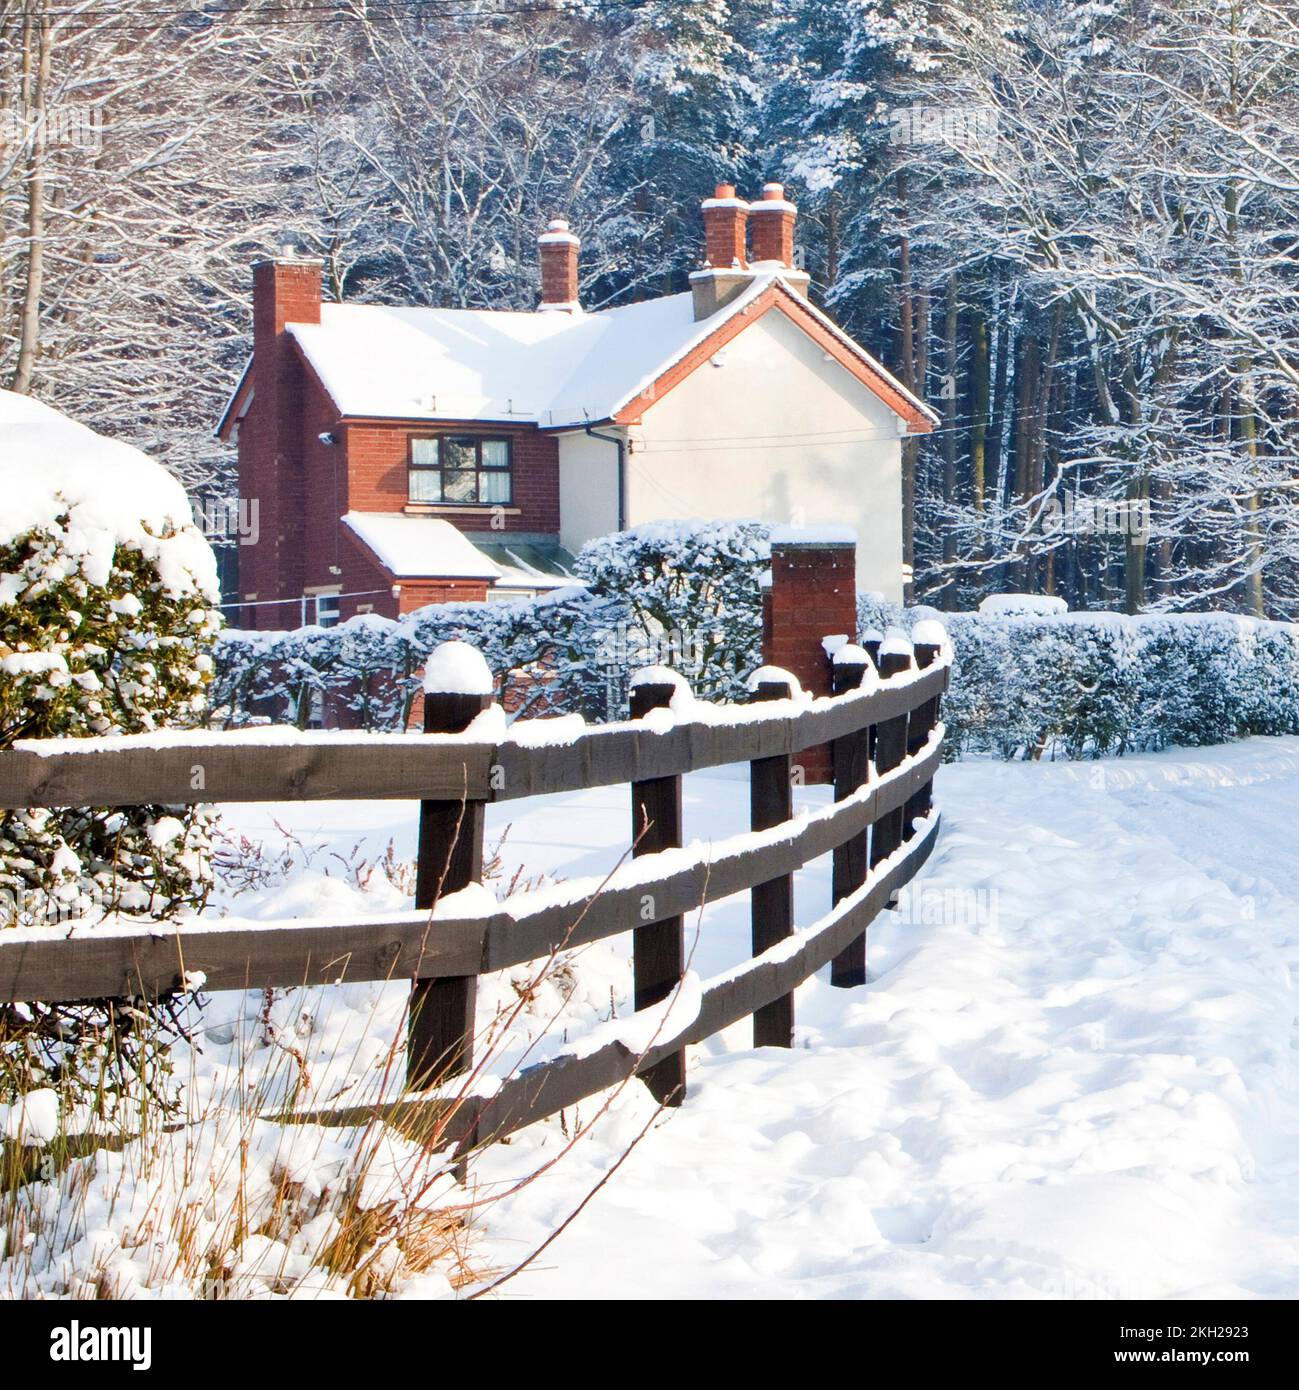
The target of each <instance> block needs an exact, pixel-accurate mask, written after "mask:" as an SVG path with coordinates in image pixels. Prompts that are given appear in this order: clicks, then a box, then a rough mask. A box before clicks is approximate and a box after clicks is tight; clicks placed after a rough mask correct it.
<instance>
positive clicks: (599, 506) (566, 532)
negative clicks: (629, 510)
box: [559, 425, 626, 555]
mask: <svg viewBox="0 0 1299 1390" xmlns="http://www.w3.org/2000/svg"><path fill="white" fill-rule="evenodd" d="M600 433H601V434H621V435H624V436H625V435H626V431H625V430H619V429H616V428H615V427H613V426H612V425H603V426H601V427H600ZM617 529H618V449H617V446H616V445H614V444H611V443H610V442H609V441H608V440H607V439H593V438H592V437H591V436H590V435H589V434H587V433H585V431H575V432H573V433H571V434H561V435H560V436H559V543H560V545H562V546H563V547H564V549H565V550H567V551H569V552H571V553H572V554H574V555H576V554H577V552H578V551H579V550H580V549H581V548H582V545H583V543H584V542H585V541H589V540H591V539H592V538H593V537H595V536H608V535H610V534H612V533H613V532H614V531H616V530H617Z"/></svg>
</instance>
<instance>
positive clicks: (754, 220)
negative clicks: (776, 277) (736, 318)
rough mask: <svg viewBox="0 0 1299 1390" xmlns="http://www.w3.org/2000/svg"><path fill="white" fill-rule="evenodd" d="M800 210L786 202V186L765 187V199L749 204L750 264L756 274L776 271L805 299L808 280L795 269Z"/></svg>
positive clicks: (763, 197)
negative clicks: (797, 222) (757, 271)
mask: <svg viewBox="0 0 1299 1390" xmlns="http://www.w3.org/2000/svg"><path fill="white" fill-rule="evenodd" d="M797 218H798V209H797V208H796V207H795V206H794V204H793V203H791V202H789V201H787V199H786V198H785V185H784V184H783V183H764V184H763V185H762V197H761V198H759V199H758V201H757V202H756V203H750V204H749V227H750V232H751V234H752V235H751V240H752V251H753V254H752V257H751V259H750V264H751V265H752V266H753V267H754V269H755V270H765V269H773V270H774V269H776V268H777V267H779V268H780V269H781V270H782V271H783V272H784V273H783V274H782V276H781V278H782V279H783V280H784V281H785V282H786V283H787V284H788V285H789V286H790V288H791V289H794V290H797V291H798V292H799V293H800V294H802V295H803V296H804V297H806V295H807V283H808V276H807V275H806V274H805V273H804V272H803V271H802V270H798V269H795V266H794V223H795V221H796V220H797Z"/></svg>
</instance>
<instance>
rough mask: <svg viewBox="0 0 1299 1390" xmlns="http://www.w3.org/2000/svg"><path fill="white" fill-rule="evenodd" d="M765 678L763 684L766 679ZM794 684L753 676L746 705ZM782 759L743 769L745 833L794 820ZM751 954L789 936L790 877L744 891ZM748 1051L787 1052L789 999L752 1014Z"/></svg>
mask: <svg viewBox="0 0 1299 1390" xmlns="http://www.w3.org/2000/svg"><path fill="white" fill-rule="evenodd" d="M768 677H769V678H768ZM796 684H797V682H796V681H795V680H794V678H793V676H791V675H789V674H788V673H787V672H780V671H779V668H777V667H770V668H768V667H764V668H762V669H761V670H759V671H756V672H754V676H753V679H752V687H751V689H750V693H749V698H750V699H751V700H755V701H756V700H788V699H790V698H791V696H792V695H793V693H794V687H795V685H796ZM791 762H792V759H791V758H790V756H789V754H788V753H778V754H776V755H775V756H774V757H770V758H754V759H753V761H752V762H751V763H750V764H749V829H750V830H770V829H771V827H772V826H775V825H783V824H784V823H785V822H786V821H787V820H789V819H790V817H791V816H792V815H793V814H794V788H793V780H792V777H791V775H790V773H791V768H790V764H791ZM749 916H750V921H751V923H752V933H753V936H752V939H753V954H754V955H755V956H758V955H761V954H762V952H763V951H765V950H767V949H768V948H769V947H772V946H774V945H776V943H777V942H779V941H783V940H784V939H785V938H786V937H787V936H789V934H790V933H791V932H792V931H793V930H794V876H793V875H792V874H781V875H780V877H779V878H772V879H768V880H767V882H766V883H756V884H754V886H753V887H752V889H750V891H749ZM753 1045H754V1047H793V1045H794V996H793V995H792V994H783V995H781V997H780V998H779V999H773V1000H772V1002H771V1003H770V1004H764V1005H763V1006H762V1007H761V1008H760V1009H756V1010H755V1011H754V1014H753Z"/></svg>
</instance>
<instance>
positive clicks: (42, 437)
mask: <svg viewBox="0 0 1299 1390" xmlns="http://www.w3.org/2000/svg"><path fill="white" fill-rule="evenodd" d="M0 491H2V493H3V497H4V507H3V512H2V513H0V518H2V519H0V747H8V746H10V745H11V744H12V743H13V742H14V741H15V740H17V739H22V738H59V737H72V738H77V737H84V736H87V735H97V734H112V733H139V732H147V731H150V730H153V729H157V728H159V727H161V726H163V725H166V724H170V723H174V722H178V721H179V722H186V721H196V720H198V718H199V717H200V715H201V713H202V710H203V708H204V703H205V694H204V687H205V685H206V683H207V682H208V680H209V679H210V677H211V671H212V658H211V656H210V655H209V654H208V648H209V647H210V645H211V643H212V641H213V639H214V638H215V636H216V632H217V628H218V626H219V616H218V614H217V612H216V610H215V608H214V607H213V605H214V603H215V602H216V601H217V598H218V592H217V579H216V567H215V563H214V561H213V558H212V552H211V550H210V548H209V547H208V545H207V542H206V541H205V540H204V539H203V537H202V536H201V535H200V534H199V532H198V531H197V529H196V528H195V527H194V524H193V520H192V516H191V512H190V506H189V502H188V500H187V498H186V496H185V493H184V490H183V489H182V488H181V486H180V485H179V483H177V482H176V481H175V480H174V479H173V478H171V477H170V476H169V475H168V474H167V473H166V472H165V471H164V470H163V469H162V468H161V467H159V466H158V465H157V464H155V463H153V462H151V461H150V460H149V459H147V458H145V456H144V455H143V454H141V453H139V452H138V451H136V450H135V449H132V448H130V447H128V446H127V445H124V444H120V443H117V442H115V441H113V440H109V439H105V438H102V437H101V436H99V435H96V434H95V433H93V432H92V431H91V430H88V429H86V428H84V427H83V426H81V425H77V424H75V423H73V422H72V421H70V420H68V419H66V418H65V417H63V416H61V415H59V414H58V413H57V412H56V411H53V410H51V409H49V408H48V407H46V406H43V405H41V404H39V403H38V402H36V401H33V400H30V399H28V398H26V397H21V396H15V395H12V394H11V393H9V392H0ZM207 825H208V822H207V818H206V816H205V814H203V813H200V812H194V811H188V810H186V809H184V808H172V807H164V806H142V807H132V808H128V809H123V810H111V811H106V810H102V809H100V810H95V809H86V808H74V809H55V810H18V811H5V812H0V894H2V895H3V896H2V898H0V901H2V903H3V916H2V917H0V925H15V924H26V923H43V922H50V921H57V920H60V919H63V918H67V917H84V916H89V915H94V914H97V913H100V912H112V911H120V912H128V913H142V914H149V915H151V916H164V915H170V914H174V913H176V912H178V911H179V910H181V909H184V908H188V907H197V906H199V905H200V904H201V903H202V901H203V899H204V897H205V895H206V892H207V887H208V882H209V868H208V862H207V849H208V845H207ZM117 1017H118V1014H117V1012H116V1011H115V1010H114V1009H113V1008H112V1007H111V1006H107V1005H106V1006H104V1007H102V1008H96V1007H90V1006H75V1007H62V1006H60V1007H57V1008H55V1007H50V1006H45V1005H38V1004H32V1005H29V1006H22V1007H20V1008H18V1009H15V1010H10V1011H8V1012H7V1013H5V1014H4V1015H0V1040H2V1041H3V1044H4V1055H5V1062H6V1066H5V1074H4V1076H3V1077H0V1088H4V1087H6V1086H7V1087H17V1088H22V1087H24V1086H26V1085H28V1084H31V1083H33V1082H39V1080H40V1078H42V1077H48V1076H50V1075H56V1074H57V1075H59V1076H60V1077H64V1078H65V1079H66V1077H67V1075H68V1072H69V1070H75V1063H76V1060H77V1057H78V1052H79V1049H83V1048H90V1049H92V1050H94V1049H99V1048H110V1049H116V1050H117V1051H119V1052H120V1038H117V1037H114V1038H107V1037H106V1035H105V1021H106V1020H112V1019H114V1018H117Z"/></svg>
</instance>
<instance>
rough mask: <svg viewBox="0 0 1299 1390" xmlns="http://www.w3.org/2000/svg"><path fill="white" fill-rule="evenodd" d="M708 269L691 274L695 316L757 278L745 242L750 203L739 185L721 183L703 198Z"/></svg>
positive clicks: (726, 300) (716, 306) (704, 314)
mask: <svg viewBox="0 0 1299 1390" xmlns="http://www.w3.org/2000/svg"><path fill="white" fill-rule="evenodd" d="M703 213H704V269H703V270H696V271H694V272H693V273H692V274H691V276H690V289H691V292H692V293H693V294H694V300H695V319H696V320H699V319H706V318H707V317H708V316H709V315H710V314H715V313H716V312H717V310H718V309H720V308H722V307H723V305H726V304H729V303H730V302H731V300H732V299H734V298H735V296H736V295H737V294H739V293H740V292H741V291H742V290H743V289H744V288H745V286H746V285H748V284H749V282H750V281H751V280H752V279H753V276H752V275H751V274H750V272H749V261H748V252H747V248H746V245H745V242H746V234H747V224H748V218H749V205H748V203H746V202H745V201H744V199H743V198H738V197H736V195H735V185H734V184H731V183H719V184H718V185H717V188H716V190H715V191H714V193H713V196H712V197H711V198H705V199H704V201H703Z"/></svg>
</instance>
